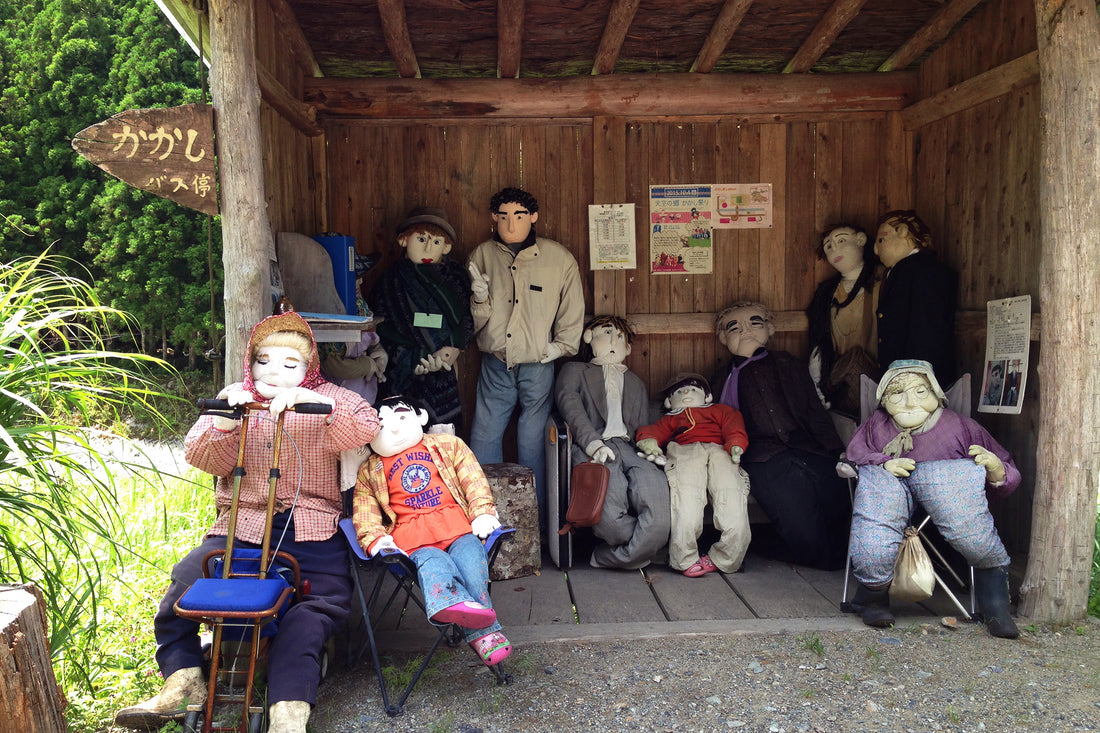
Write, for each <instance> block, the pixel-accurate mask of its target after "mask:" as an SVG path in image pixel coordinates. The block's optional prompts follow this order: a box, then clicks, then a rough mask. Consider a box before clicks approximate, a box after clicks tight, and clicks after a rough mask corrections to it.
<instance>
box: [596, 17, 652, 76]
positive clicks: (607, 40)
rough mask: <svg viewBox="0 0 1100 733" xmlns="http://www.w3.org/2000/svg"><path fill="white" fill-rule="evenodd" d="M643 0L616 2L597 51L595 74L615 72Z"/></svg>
mask: <svg viewBox="0 0 1100 733" xmlns="http://www.w3.org/2000/svg"><path fill="white" fill-rule="evenodd" d="M640 2H641V0H615V2H613V3H612V4H611V10H609V11H608V13H607V24H606V25H605V26H604V29H603V37H602V38H600V47H599V49H598V50H597V51H596V60H595V61H594V62H593V64H592V73H593V74H610V73H611V72H613V71H614V70H615V62H616V61H618V60H619V54H620V53H621V52H622V50H623V42H624V41H625V40H626V32H627V31H628V30H630V24H631V23H633V22H634V14H635V13H636V12H638V4H639V3H640Z"/></svg>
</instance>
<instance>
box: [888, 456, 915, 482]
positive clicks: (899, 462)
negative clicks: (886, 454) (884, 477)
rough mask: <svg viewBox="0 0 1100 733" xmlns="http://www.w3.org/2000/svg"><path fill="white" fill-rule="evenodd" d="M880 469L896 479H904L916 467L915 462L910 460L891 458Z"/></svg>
mask: <svg viewBox="0 0 1100 733" xmlns="http://www.w3.org/2000/svg"><path fill="white" fill-rule="evenodd" d="M882 467H883V468H885V469H886V470H887V471H889V472H890V473H892V474H894V475H895V476H897V477H898V478H905V477H906V476H908V475H909V474H910V473H912V471H913V469H914V468H916V467H917V462H916V461H914V460H913V459H912V458H891V459H890V460H888V461H887V462H886V463H884V464H882Z"/></svg>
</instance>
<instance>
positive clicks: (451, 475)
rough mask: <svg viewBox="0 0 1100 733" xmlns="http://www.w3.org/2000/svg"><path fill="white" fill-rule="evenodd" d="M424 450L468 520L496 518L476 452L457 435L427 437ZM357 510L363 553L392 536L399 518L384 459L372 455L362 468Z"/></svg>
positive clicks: (494, 508)
mask: <svg viewBox="0 0 1100 733" xmlns="http://www.w3.org/2000/svg"><path fill="white" fill-rule="evenodd" d="M423 444H424V447H426V448H427V449H428V452H429V453H431V454H432V460H433V461H435V467H436V470H437V471H439V477H440V478H441V479H442V480H443V483H444V484H446V486H447V488H448V489H449V490H450V492H451V496H453V497H454V499H455V501H456V502H457V503H458V505H459V506H461V507H462V508H463V510H465V512H466V517H467V519H470V520H472V519H473V518H474V517H478V516H481V515H482V514H494V515H495V514H496V504H494V503H493V492H492V490H491V489H490V488H489V482H488V480H486V478H485V472H484V471H482V470H481V464H480V463H478V462H477V459H476V458H474V453H473V451H471V450H470V448H469V447H468V446H467V445H466V444H465V443H464V442H462V439H461V438H458V437H455V436H454V435H447V434H439V435H427V434H426V435H425V436H424V440H423ZM354 506H355V510H354V512H353V514H352V517H353V521H354V522H355V532H356V534H357V535H358V536H359V544H360V545H361V546H362V547H363V552H367V553H369V552H370V546H371V545H373V544H374V542H375V540H377V539H378V538H379V537H382V536H383V535H387V534H390V532H391V530H392V529H393V524H394V522H395V521H396V520H397V514H396V513H394V511H393V510H392V509H390V490H389V487H388V486H387V485H386V477H385V475H384V473H383V471H382V459H381V458H380V457H379V456H376V455H372V456H370V457H369V458H367V460H365V461H363V465H362V466H360V467H359V480H358V481H357V482H356V484H355V504H354Z"/></svg>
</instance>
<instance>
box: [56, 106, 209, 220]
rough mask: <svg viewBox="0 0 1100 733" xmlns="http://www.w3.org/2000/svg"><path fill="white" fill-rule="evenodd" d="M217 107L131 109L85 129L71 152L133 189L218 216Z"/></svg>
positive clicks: (77, 138)
mask: <svg viewBox="0 0 1100 733" xmlns="http://www.w3.org/2000/svg"><path fill="white" fill-rule="evenodd" d="M213 119H214V116H213V108H212V107H211V105H209V104H187V105H183V106H182V107H162V108H157V109H132V110H127V111H126V112H120V113H118V114H117V115H115V116H114V117H111V118H110V119H107V120H104V121H103V122H99V123H97V124H94V125H92V126H90V127H86V128H84V129H83V130H81V131H80V132H78V133H77V134H76V137H74V138H73V150H75V151H76V152H78V153H80V154H81V155H83V156H84V157H85V158H87V159H88V160H90V161H92V162H93V163H95V164H96V165H98V166H99V167H100V168H102V169H103V170H105V171H107V172H108V173H110V174H111V175H112V176H115V177H117V178H119V179H121V180H123V181H125V182H126V183H128V184H130V185H131V186H133V187H135V188H140V189H141V190H142V191H148V192H149V193H152V194H156V195H157V196H162V197H164V198H166V199H170V200H172V201H175V202H176V203H179V204H183V205H184V206H187V207H189V208H192V209H197V210H198V211H201V212H203V213H206V214H217V213H218V191H217V186H216V185H215V184H216V180H215V173H214V122H213Z"/></svg>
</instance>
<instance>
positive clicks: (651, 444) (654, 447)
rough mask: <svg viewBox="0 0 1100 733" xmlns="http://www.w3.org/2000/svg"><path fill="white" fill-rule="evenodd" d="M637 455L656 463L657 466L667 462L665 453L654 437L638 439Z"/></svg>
mask: <svg viewBox="0 0 1100 733" xmlns="http://www.w3.org/2000/svg"><path fill="white" fill-rule="evenodd" d="M638 455H639V456H641V457H642V458H644V459H646V460H647V461H649V462H650V463H656V464H657V465H658V466H663V465H665V463H666V462H667V459H666V458H665V454H664V453H663V452H662V451H661V446H660V444H659V443H658V442H657V439H656V438H643V439H642V440H639V441H638Z"/></svg>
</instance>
